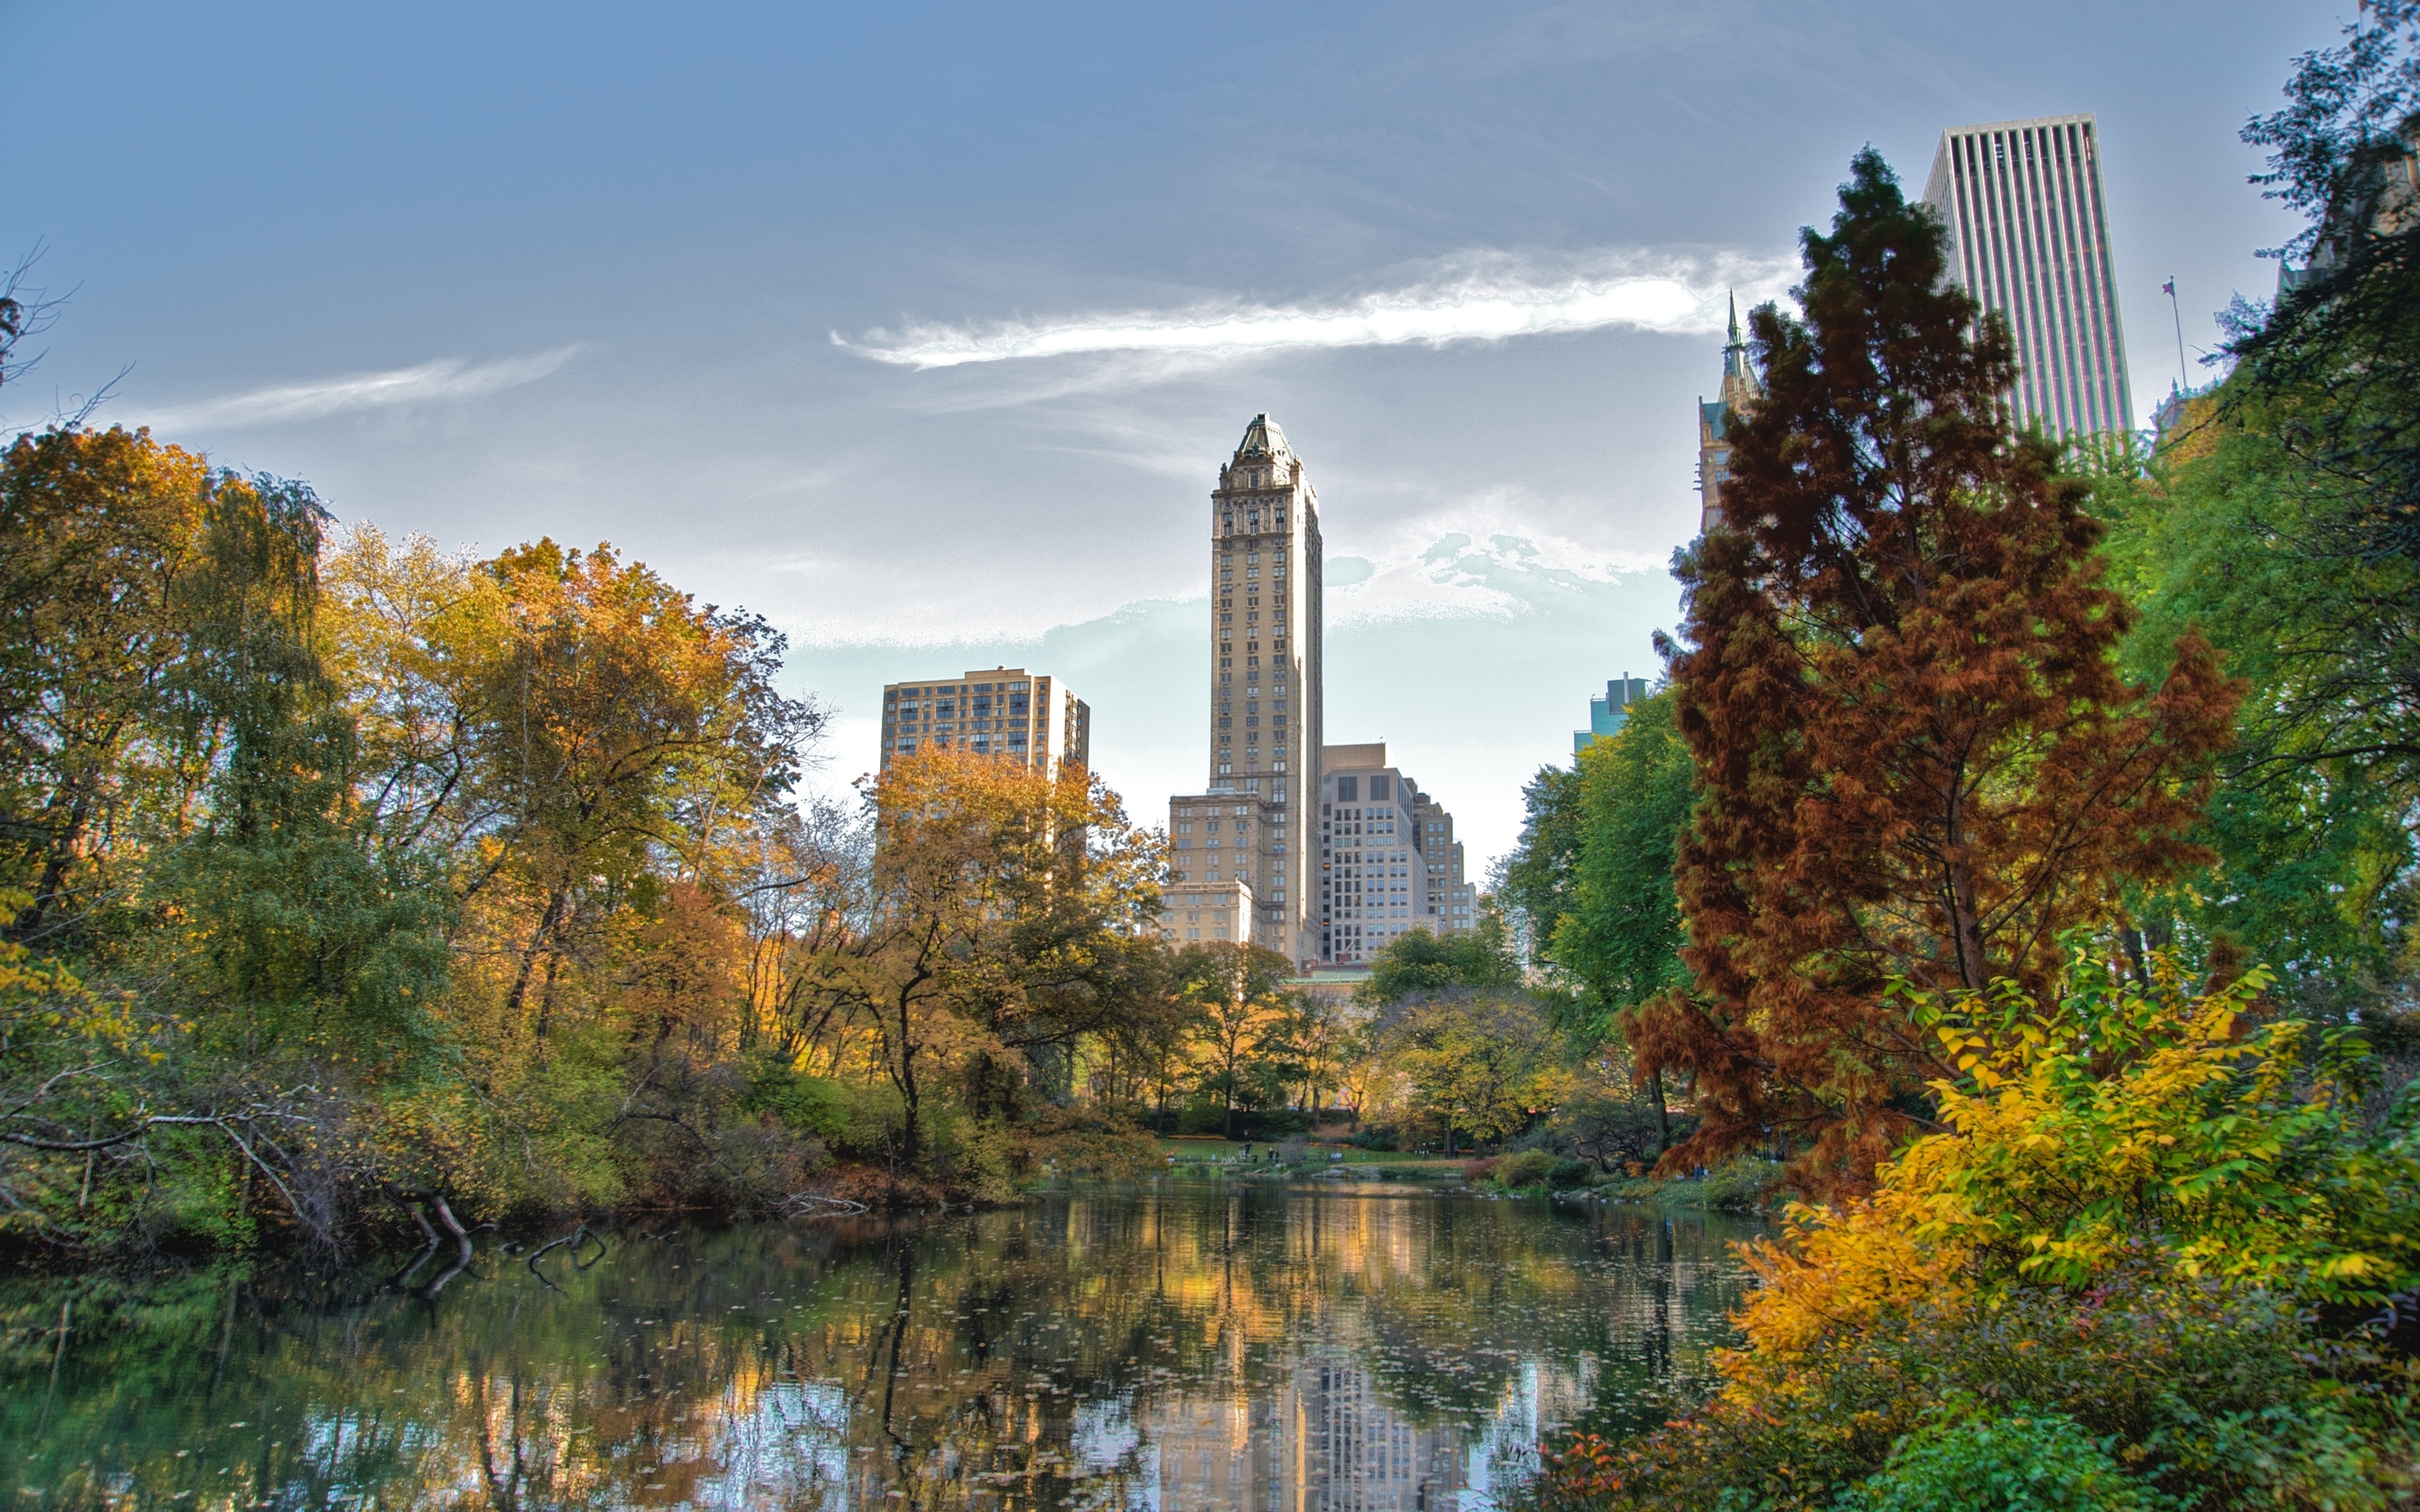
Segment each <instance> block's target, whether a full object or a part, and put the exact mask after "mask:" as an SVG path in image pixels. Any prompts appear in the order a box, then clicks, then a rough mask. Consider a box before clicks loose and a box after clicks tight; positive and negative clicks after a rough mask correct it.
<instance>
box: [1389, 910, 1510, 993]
mask: <svg viewBox="0 0 2420 1512" xmlns="http://www.w3.org/2000/svg"><path fill="white" fill-rule="evenodd" d="M1520 985H1521V967H1520V963H1519V962H1517V961H1515V960H1514V959H1513V953H1512V950H1511V949H1510V947H1509V946H1508V945H1507V943H1506V941H1505V939H1504V935H1503V931H1502V929H1501V928H1500V927H1497V928H1495V929H1489V928H1484V927H1483V928H1480V929H1475V930H1470V931H1467V932H1464V933H1460V934H1453V935H1432V934H1430V933H1429V932H1428V931H1427V930H1426V929H1419V928H1414V929H1411V930H1409V931H1407V932H1406V933H1404V934H1401V935H1398V936H1395V937H1394V938H1392V939H1391V940H1389V941H1387V943H1386V944H1384V945H1382V946H1380V947H1379V948H1378V953H1377V954H1375V955H1373V956H1371V957H1370V976H1369V980H1367V981H1365V982H1363V983H1362V984H1361V985H1360V986H1358V987H1357V988H1354V996H1355V997H1356V998H1357V1000H1358V1001H1360V1002H1362V1003H1364V1004H1367V1005H1371V1006H1374V1007H1384V1006H1386V1005H1389V1004H1393V1003H1400V1002H1402V1001H1403V1000H1404V999H1405V998H1408V997H1410V996H1412V995H1413V994H1415V993H1423V992H1427V993H1435V992H1445V991H1450V990H1452V989H1454V988H1508V987H1518V986H1520Z"/></svg>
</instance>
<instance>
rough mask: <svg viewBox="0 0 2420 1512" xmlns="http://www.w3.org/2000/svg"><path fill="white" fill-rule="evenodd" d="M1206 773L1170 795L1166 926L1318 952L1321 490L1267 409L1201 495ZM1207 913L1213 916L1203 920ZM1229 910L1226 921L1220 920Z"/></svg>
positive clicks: (1307, 955)
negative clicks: (1314, 827) (1206, 599)
mask: <svg viewBox="0 0 2420 1512" xmlns="http://www.w3.org/2000/svg"><path fill="white" fill-rule="evenodd" d="M1209 526H1210V528H1209V536H1210V582H1211V587H1212V588H1213V590H1214V593H1212V595H1211V605H1212V608H1211V610H1210V624H1209V627H1208V629H1209V636H1208V638H1207V641H1206V650H1207V652H1208V655H1207V658H1206V667H1205V670H1206V671H1207V673H1208V680H1207V686H1208V691H1209V695H1210V696H1209V699H1208V704H1209V708H1208V712H1207V733H1208V736H1209V739H1208V742H1207V755H1208V758H1209V760H1208V762H1207V763H1206V765H1207V766H1208V768H1209V770H1208V777H1209V781H1208V782H1207V783H1206V784H1205V785H1204V788H1203V790H1202V791H1201V793H1198V794H1180V795H1178V796H1176V797H1174V798H1171V799H1169V800H1168V809H1169V822H1168V831H1169V836H1170V844H1171V847H1172V852H1173V853H1172V854H1171V856H1170V871H1171V876H1170V882H1171V884H1172V885H1171V887H1170V890H1169V894H1168V897H1167V906H1168V914H1167V927H1168V928H1169V929H1170V931H1171V933H1172V934H1175V936H1176V937H1178V938H1185V937H1188V936H1186V935H1185V934H1184V933H1183V931H1184V930H1185V929H1187V928H1198V929H1203V930H1205V931H1206V930H1208V929H1211V928H1216V929H1217V930H1218V933H1217V934H1215V935H1214V934H1209V933H1203V934H1201V935H1199V936H1191V937H1198V938H1203V939H1211V938H1232V939H1236V940H1250V941H1251V942H1253V944H1257V945H1264V946H1267V947H1268V948H1269V949H1271V950H1273V951H1277V952H1279V953H1280V954H1284V955H1286V956H1287V957H1288V959H1290V960H1293V961H1295V962H1296V963H1298V964H1299V965H1302V966H1305V967H1307V966H1308V965H1310V964H1311V963H1312V962H1313V961H1314V960H1315V959H1317V957H1318V954H1319V934H1318V914H1317V911H1316V904H1315V902H1314V901H1313V893H1314V891H1315V885H1316V883H1317V881H1318V877H1319V872H1318V862H1317V859H1316V857H1315V856H1314V854H1313V849H1314V845H1313V838H1312V836H1311V835H1310V834H1309V833H1305V831H1306V829H1307V828H1308V826H1307V824H1306V822H1305V817H1304V816H1305V813H1306V812H1307V810H1306V809H1305V803H1306V801H1316V798H1315V795H1317V793H1318V792H1319V762H1320V739H1321V735H1322V727H1321V719H1320V701H1321V693H1322V685H1321V670H1320V634H1321V623H1320V583H1321V560H1320V558H1321V546H1320V522H1319V495H1318V493H1317V492H1316V491H1315V490H1313V489H1312V488H1311V485H1310V480H1309V479H1308V478H1307V477H1306V476H1305V473H1304V470H1303V463H1302V459H1301V458H1299V457H1297V456H1296V455H1294V452H1293V449H1292V448H1291V447H1289V446H1288V445H1287V444H1286V433H1285V432H1284V431H1282V430H1280V429H1278V428H1277V422H1276V421H1272V420H1271V419H1270V418H1269V417H1268V416H1267V415H1255V416H1253V421H1252V423H1251V424H1249V425H1247V426H1245V427H1244V438H1243V440H1242V442H1241V443H1240V444H1239V445H1237V446H1236V455H1234V457H1232V458H1231V459H1230V460H1229V461H1228V463H1227V465H1226V466H1225V467H1223V468H1220V469H1219V483H1218V487H1217V488H1215V489H1213V490H1211V493H1210V517H1209ZM1209 916H1216V918H1215V922H1214V920H1213V919H1212V918H1211V917H1209ZM1230 920H1232V924H1233V927H1234V928H1235V930H1236V932H1235V934H1233V935H1232V936H1230V935H1228V934H1226V929H1227V927H1229V925H1230Z"/></svg>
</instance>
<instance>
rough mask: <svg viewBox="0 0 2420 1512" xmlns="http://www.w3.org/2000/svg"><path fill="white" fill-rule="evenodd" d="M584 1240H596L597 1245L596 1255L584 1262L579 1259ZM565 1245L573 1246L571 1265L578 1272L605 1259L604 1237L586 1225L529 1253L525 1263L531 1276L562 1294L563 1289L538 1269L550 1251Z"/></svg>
mask: <svg viewBox="0 0 2420 1512" xmlns="http://www.w3.org/2000/svg"><path fill="white" fill-rule="evenodd" d="M583 1239H591V1240H595V1241H596V1254H594V1255H592V1256H590V1257H589V1258H588V1259H587V1260H585V1261H582V1260H581V1259H580V1258H579V1242H580V1241H581V1240H583ZM564 1245H569V1246H571V1263H572V1267H573V1268H574V1269H576V1270H586V1269H587V1268H588V1267H589V1266H591V1265H594V1264H596V1263H597V1262H598V1261H600V1260H603V1259H604V1258H605V1240H604V1237H603V1236H602V1235H600V1234H598V1233H596V1231H595V1230H594V1229H590V1228H589V1227H588V1225H586V1224H581V1225H580V1226H579V1228H577V1229H573V1230H572V1231H571V1232H569V1233H567V1234H565V1235H563V1236H562V1238H561V1239H550V1240H548V1241H546V1242H545V1243H544V1244H543V1245H540V1246H538V1247H537V1248H536V1249H533V1250H531V1251H530V1252H529V1256H528V1259H527V1262H526V1263H527V1265H528V1267H529V1274H530V1275H532V1276H535V1277H537V1278H538V1279H539V1280H542V1281H544V1282H545V1283H546V1286H547V1288H548V1289H549V1290H552V1291H558V1292H560V1291H562V1287H560V1286H557V1285H555V1283H554V1282H553V1281H552V1280H548V1279H547V1276H546V1273H545V1272H544V1271H543V1270H540V1269H539V1268H538V1262H539V1261H540V1260H542V1259H544V1257H545V1254H546V1251H548V1250H550V1249H559V1248H561V1247H562V1246H564Z"/></svg>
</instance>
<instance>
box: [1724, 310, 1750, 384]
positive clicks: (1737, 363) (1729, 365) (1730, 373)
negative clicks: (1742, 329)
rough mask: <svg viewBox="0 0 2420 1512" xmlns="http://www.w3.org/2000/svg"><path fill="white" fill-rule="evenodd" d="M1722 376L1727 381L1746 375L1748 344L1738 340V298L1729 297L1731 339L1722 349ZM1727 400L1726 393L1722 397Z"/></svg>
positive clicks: (1742, 377) (1747, 374)
mask: <svg viewBox="0 0 2420 1512" xmlns="http://www.w3.org/2000/svg"><path fill="white" fill-rule="evenodd" d="M1722 376H1723V378H1724V379H1725V380H1726V381H1727V380H1730V379H1734V378H1739V379H1745V378H1746V377H1748V376H1749V373H1748V343H1747V342H1745V341H1742V340H1741V339H1739V296H1738V295H1737V294H1733V295H1732V296H1731V339H1730V341H1729V342H1727V343H1726V344H1725V345H1724V346H1723V349H1722ZM1723 397H1724V398H1726V399H1728V398H1729V397H1731V396H1730V395H1729V393H1728V392H1726V393H1725V394H1724V395H1723Z"/></svg>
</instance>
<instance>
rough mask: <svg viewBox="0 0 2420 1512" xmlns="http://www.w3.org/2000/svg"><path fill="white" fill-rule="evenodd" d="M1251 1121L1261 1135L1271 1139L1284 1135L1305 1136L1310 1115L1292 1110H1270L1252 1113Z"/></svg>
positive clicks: (1299, 1110)
mask: <svg viewBox="0 0 2420 1512" xmlns="http://www.w3.org/2000/svg"><path fill="white" fill-rule="evenodd" d="M1252 1121H1253V1125H1255V1126H1256V1127H1257V1128H1258V1129H1259V1131H1260V1132H1261V1133H1262V1134H1264V1135H1268V1136H1270V1137H1271V1138H1275V1137H1276V1136H1279V1135H1284V1134H1307V1133H1309V1132H1310V1128H1311V1120H1310V1115H1309V1114H1307V1113H1305V1112H1303V1111H1302V1110H1301V1109H1299V1108H1271V1109H1269V1110H1268V1111H1267V1112H1262V1113H1254V1114H1253V1115H1252Z"/></svg>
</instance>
